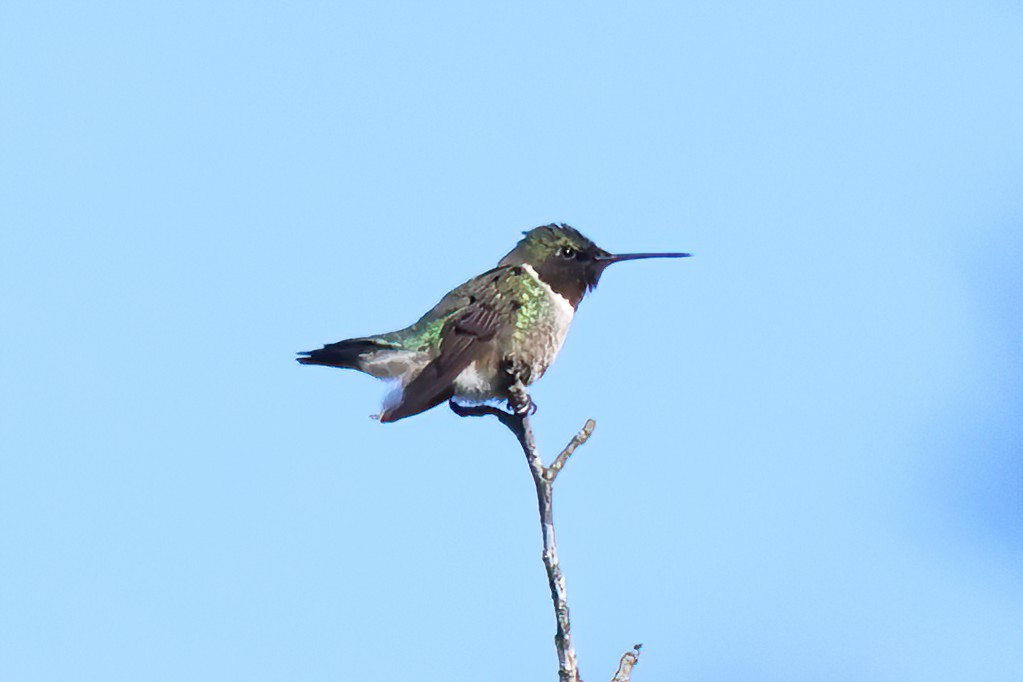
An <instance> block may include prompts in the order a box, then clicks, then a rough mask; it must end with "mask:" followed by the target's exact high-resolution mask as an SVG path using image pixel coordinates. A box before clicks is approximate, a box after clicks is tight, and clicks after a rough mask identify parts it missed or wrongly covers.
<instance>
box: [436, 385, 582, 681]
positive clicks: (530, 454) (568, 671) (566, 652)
mask: <svg viewBox="0 0 1023 682" xmlns="http://www.w3.org/2000/svg"><path fill="white" fill-rule="evenodd" d="M509 392H510V394H511V400H509V404H510V406H511V408H512V410H513V412H511V413H509V412H505V411H504V410H500V409H498V408H496V407H491V406H488V405H474V406H465V405H459V404H458V403H455V402H451V403H450V405H451V409H452V410H453V411H454V412H455V414H457V415H458V416H460V417H483V416H487V415H492V416H495V417H497V418H498V419H499V420H500V421H501V423H502V424H504V425H505V426H507V427H508V429H509V430H511V432H512V433H514V434H515V437H516V438H517V439H518V441H519V445H520V446H522V452H523V453H524V454H525V455H526V461H527V462H528V463H529V470H530V473H531V474H532V475H533V483H534V484H535V486H536V501H537V507H538V509H539V512H540V532H541V534H542V536H543V565H544V568H546V569H547V583H548V585H549V586H550V589H551V601H553V602H554V615H555V617H556V619H557V631H556V633H555V635H554V645H555V647H556V648H557V650H558V678H559V680H560V681H561V682H579V666H578V663H577V661H576V656H575V648H574V647H573V646H572V634H571V633H572V625H571V621H570V620H569V617H568V597H567V594H566V590H565V576H564V574H563V573H562V572H561V566H560V565H559V563H558V547H557V542H556V541H555V538H554V504H553V503H554V500H553V497H554V479H555V478H556V477H557V475H558V472H560V471H561V469H562V468H563V467H564V466H565V462H567V461H568V458H569V457H571V455H572V453H573V452H574V451H575V449H576V448H577V447H579V446H580V445H582V444H583V443H585V442H586V439H588V438H589V437H590V434H592V433H593V429H594V427H595V426H596V424H595V423H594V421H593V420H592V419H590V420H587V422H586V425H585V426H583V428H582V429H581V430H580V431H579V433H578V434H576V436H575V437H574V438H573V439H572V440H571V441H570V442H569V444H568V445H567V446H565V449H564V450H563V451H562V452H561V454H560V455H558V458H557V459H556V460H555V461H554V463H553V464H552V465H551V466H550V467H545V466H544V465H543V460H542V459H541V458H540V453H539V451H538V449H537V447H536V439H535V438H534V437H533V429H532V427H531V426H530V424H529V412H530V410H531V408H532V404H533V403H532V400H531V399H530V398H529V394H527V393H526V389H525V386H523V385H522V382H521V381H518V380H515V381H514V382H513V384H512V387H511V390H510V391H509Z"/></svg>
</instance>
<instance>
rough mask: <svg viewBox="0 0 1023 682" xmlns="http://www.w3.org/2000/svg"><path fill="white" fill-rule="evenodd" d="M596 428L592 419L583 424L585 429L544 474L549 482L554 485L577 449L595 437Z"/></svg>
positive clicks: (570, 442) (582, 429)
mask: <svg viewBox="0 0 1023 682" xmlns="http://www.w3.org/2000/svg"><path fill="white" fill-rule="evenodd" d="M595 428H597V422H595V421H593V420H592V419H587V420H586V423H585V424H583V427H582V428H581V429H579V433H577V434H575V436H573V437H572V440H570V441H569V442H568V445H566V446H565V449H564V450H562V451H561V454H560V455H558V456H557V458H556V459H555V460H554V461H553V462H551V465H550V466H549V467H547V471H546V472H544V475H545V476H546V477H547V480H549V481H550V482H551V483H554V479H556V478H557V477H558V474H560V473H561V469H562V468H564V466H565V463H566V462H567V461H568V458H569V457H571V456H572V453H573V452H575V449H576V448H577V447H579V446H580V445H582V444H583V443H585V442H586V441H588V440H589V439H590V436H592V435H593V429H595Z"/></svg>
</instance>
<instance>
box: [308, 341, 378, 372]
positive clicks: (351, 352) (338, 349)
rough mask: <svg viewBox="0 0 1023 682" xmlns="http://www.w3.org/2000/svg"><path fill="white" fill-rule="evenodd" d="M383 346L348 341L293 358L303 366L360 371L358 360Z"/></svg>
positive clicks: (366, 342) (371, 342)
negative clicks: (347, 368) (345, 368)
mask: <svg viewBox="0 0 1023 682" xmlns="http://www.w3.org/2000/svg"><path fill="white" fill-rule="evenodd" d="M384 348H385V346H382V345H380V344H379V343H376V342H375V341H370V340H369V339H349V340H347V341H338V342H337V343H330V344H327V345H326V346H324V347H323V348H321V349H319V350H310V351H304V352H302V353H299V355H303V356H305V357H300V358H295V359H296V360H298V361H299V362H301V363H302V364H303V365H324V366H326V367H349V368H351V369H362V366H361V361H360V358H361V356H362V355H364V354H365V353H372V352H373V351H377V350H382V349H384Z"/></svg>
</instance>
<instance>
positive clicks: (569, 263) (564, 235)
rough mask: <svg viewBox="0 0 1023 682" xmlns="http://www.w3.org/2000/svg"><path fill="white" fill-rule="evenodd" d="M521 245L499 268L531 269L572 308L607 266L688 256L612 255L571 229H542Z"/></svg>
mask: <svg viewBox="0 0 1023 682" xmlns="http://www.w3.org/2000/svg"><path fill="white" fill-rule="evenodd" d="M523 234H525V237H523V238H522V239H521V240H520V241H519V243H518V244H517V245H516V246H515V248H514V249H512V250H511V251H510V252H509V253H508V255H507V256H505V257H504V258H502V259H501V262H500V263H499V265H529V266H530V267H532V268H533V270H535V271H536V274H537V275H538V276H539V277H540V279H542V280H543V281H544V282H546V283H547V285H548V286H550V287H551V289H553V290H554V291H556V292H557V293H559V294H561V295H562V296H564V297H565V298H566V299H568V302H569V303H571V304H572V307H573V308H578V307H579V302H580V301H581V300H582V299H583V296H585V295H586V292H587V291H590V290H592V289H593V288H595V287H596V286H597V282H599V281H600V276H601V275H602V274H603V273H604V270H605V269H606V268H607V266H609V265H611V264H612V263H617V262H619V261H623V260H636V259H640V258H684V257H686V256H688V255H689V254H688V253H626V254H617V255H615V254H612V253H608V252H607V251H605V250H604V249H602V248H600V247H599V246H597V245H596V244H594V243H593V242H592V241H590V240H589V239H587V238H586V237H584V236H583V235H582V233H581V232H579V230H576V229H575V228H573V227H569V226H568V225H564V224H562V225H557V224H554V223H551V224H550V225H541V226H540V227H534V228H533V229H532V230H529V231H528V232H524V233H523Z"/></svg>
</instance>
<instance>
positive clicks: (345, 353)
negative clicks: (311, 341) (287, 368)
mask: <svg viewBox="0 0 1023 682" xmlns="http://www.w3.org/2000/svg"><path fill="white" fill-rule="evenodd" d="M299 355H300V356H303V357H299V358H296V360H298V361H299V362H301V363H302V364H303V365H323V366H325V367H342V368H348V369H357V370H359V371H360V372H365V373H366V374H371V375H373V376H375V377H378V378H381V379H394V378H399V377H401V376H403V375H405V374H406V373H408V372H409V371H410V369H413V368H418V367H419V366H421V365H422V364H424V363H425V358H424V357H421V356H422V353H417V352H414V351H408V350H405V349H404V348H402V347H401V346H399V345H397V344H396V343H392V342H389V341H388V340H387V339H383V338H376V339H374V338H362V339H348V340H346V341H338V342H337V343H329V344H327V345H326V346H324V347H323V348H320V349H319V350H310V351H305V352H303V353H299Z"/></svg>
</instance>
